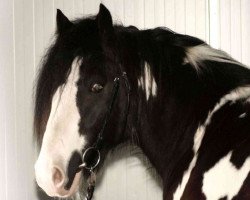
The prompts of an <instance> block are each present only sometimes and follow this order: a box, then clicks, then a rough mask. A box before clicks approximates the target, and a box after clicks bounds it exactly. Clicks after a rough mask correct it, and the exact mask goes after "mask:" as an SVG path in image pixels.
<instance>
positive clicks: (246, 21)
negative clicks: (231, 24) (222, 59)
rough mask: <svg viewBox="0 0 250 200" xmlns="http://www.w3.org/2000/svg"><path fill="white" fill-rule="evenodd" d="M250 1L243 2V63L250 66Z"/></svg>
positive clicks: (244, 0)
mask: <svg viewBox="0 0 250 200" xmlns="http://www.w3.org/2000/svg"><path fill="white" fill-rule="evenodd" d="M249 10H250V1H249V0H241V30H242V35H241V39H242V41H241V43H242V62H243V63H245V64H247V65H248V66H250V12H249Z"/></svg>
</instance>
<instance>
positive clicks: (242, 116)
mask: <svg viewBox="0 0 250 200" xmlns="http://www.w3.org/2000/svg"><path fill="white" fill-rule="evenodd" d="M246 116H247V113H242V114H240V115H239V118H245V117H246Z"/></svg>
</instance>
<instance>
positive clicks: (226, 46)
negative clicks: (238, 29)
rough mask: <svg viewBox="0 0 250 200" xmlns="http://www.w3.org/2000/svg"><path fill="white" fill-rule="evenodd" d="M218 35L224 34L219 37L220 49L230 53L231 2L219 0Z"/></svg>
mask: <svg viewBox="0 0 250 200" xmlns="http://www.w3.org/2000/svg"><path fill="white" fill-rule="evenodd" d="M219 6H220V10H221V12H220V33H222V32H224V33H225V34H223V37H220V48H222V49H223V50H224V51H226V52H228V53H231V23H230V18H231V1H228V0H220V4H219Z"/></svg>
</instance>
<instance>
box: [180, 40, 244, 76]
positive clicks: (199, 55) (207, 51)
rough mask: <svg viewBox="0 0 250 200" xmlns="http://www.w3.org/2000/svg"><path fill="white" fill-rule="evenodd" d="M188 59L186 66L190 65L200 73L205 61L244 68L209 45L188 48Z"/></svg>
mask: <svg viewBox="0 0 250 200" xmlns="http://www.w3.org/2000/svg"><path fill="white" fill-rule="evenodd" d="M185 50H186V58H184V61H183V62H184V64H186V63H190V64H191V65H192V66H194V67H195V69H196V70H197V71H199V69H200V66H202V64H203V61H204V60H209V61H216V62H225V63H232V64H236V65H241V66H244V65H243V64H242V63H240V62H238V61H236V60H234V59H233V58H232V57H231V56H230V55H228V54H227V53H225V52H224V51H221V50H218V49H214V48H212V47H210V46H209V45H207V44H202V45H197V46H194V47H187V48H186V49H185Z"/></svg>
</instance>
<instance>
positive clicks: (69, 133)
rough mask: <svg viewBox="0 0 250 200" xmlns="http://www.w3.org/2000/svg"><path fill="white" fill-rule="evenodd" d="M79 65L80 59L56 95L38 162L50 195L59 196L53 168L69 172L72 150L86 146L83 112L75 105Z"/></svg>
mask: <svg viewBox="0 0 250 200" xmlns="http://www.w3.org/2000/svg"><path fill="white" fill-rule="evenodd" d="M80 64H81V60H80V59H79V58H76V59H75V60H74V61H73V63H72V67H71V72H70V74H69V76H68V79H67V82H66V83H65V85H63V86H60V87H59V88H58V89H57V91H56V92H55V94H54V96H53V99H52V104H51V112H50V115H49V118H48V122H47V125H46V130H45V133H44V136H43V141H42V147H41V151H40V154H39V157H38V160H37V162H36V164H35V172H36V180H37V183H38V185H39V186H40V187H41V188H42V189H43V190H44V191H45V192H46V193H47V194H48V195H50V196H58V194H57V193H56V191H55V187H54V185H53V182H52V176H53V175H52V171H53V170H52V169H53V167H58V168H60V169H61V170H62V171H63V173H64V174H65V175H66V173H67V167H68V162H69V160H70V157H71V155H72V153H73V152H74V151H79V152H80V151H81V149H82V148H83V147H84V145H85V139H84V137H83V136H80V134H79V127H78V123H79V121H80V114H79V111H78V108H77V105H76V94H77V86H76V82H77V81H78V79H79V69H80ZM66 182H67V177H66V179H65V183H66Z"/></svg>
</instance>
